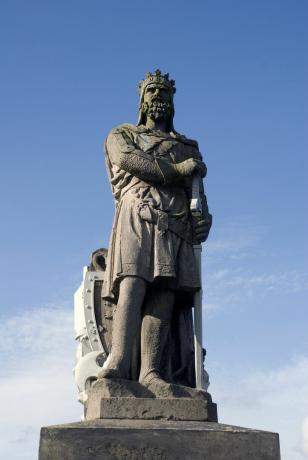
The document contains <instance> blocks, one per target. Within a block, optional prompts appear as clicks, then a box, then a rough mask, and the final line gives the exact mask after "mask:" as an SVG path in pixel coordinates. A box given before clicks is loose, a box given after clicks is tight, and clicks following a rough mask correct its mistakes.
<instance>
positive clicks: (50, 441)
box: [39, 420, 280, 460]
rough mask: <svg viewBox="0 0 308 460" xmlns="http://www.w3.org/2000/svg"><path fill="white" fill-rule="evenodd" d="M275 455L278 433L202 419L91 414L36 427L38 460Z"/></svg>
mask: <svg viewBox="0 0 308 460" xmlns="http://www.w3.org/2000/svg"><path fill="white" fill-rule="evenodd" d="M91 459H95V460H121V459H130V460H140V459H142V460H192V459H193V460H201V459H202V460H280V453H279V438H278V434H275V433H270V432H267V431H257V430H251V429H248V428H239V427H235V426H229V425H222V424H218V423H213V422H212V423H207V422H175V421H168V422H167V421H154V420H95V421H88V422H79V423H71V424H67V425H56V426H51V427H46V428H42V429H41V439H40V450H39V460H91Z"/></svg>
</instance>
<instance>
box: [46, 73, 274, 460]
mask: <svg viewBox="0 0 308 460" xmlns="http://www.w3.org/2000/svg"><path fill="white" fill-rule="evenodd" d="M139 89H140V108H139V119H138V124H137V126H134V125H128V124H125V125H121V126H119V127H117V128H115V129H113V130H112V131H111V133H110V134H109V136H108V137H107V140H106V149H105V151H106V161H107V168H108V172H109V177H110V182H111V186H112V190H113V194H114V197H115V200H116V213H115V220H114V225H113V229H112V235H111V241H110V246H109V248H108V250H107V249H105V248H100V249H97V250H96V251H94V252H93V253H92V255H91V261H90V264H89V265H88V266H86V267H84V270H83V280H82V283H81V285H80V287H79V288H78V290H77V291H76V292H75V302H74V303H75V313H74V316H75V337H76V339H77V341H78V349H77V356H76V358H77V359H76V366H75V369H74V375H75V380H76V383H77V387H78V399H79V401H80V402H82V403H83V405H84V421H81V422H77V423H70V424H66V425H55V426H51V427H43V428H42V430H41V439H40V449H39V460H58V459H59V458H65V459H67V460H68V459H74V460H88V459H89V458H90V457H91V458H94V457H95V458H97V459H99V458H100V459H102V458H104V459H124V458H125V459H127V458H130V459H141V458H142V459H144V460H147V459H148V460H158V459H159V460H162V459H166V460H167V459H174V458H177V459H179V460H181V459H188V458H189V459H190V458H192V459H196V460H198V459H200V460H201V459H204V458H209V459H211V460H221V459H225V458H230V459H235V458H236V459H238V460H247V459H248V458H249V459H250V460H259V459H261V458H262V459H264V460H280V454H279V439H278V435H276V434H275V433H270V432H265V431H263V432H262V431H258V430H255V429H253V430H252V429H247V428H240V427H233V426H230V425H221V424H219V423H215V422H218V417H217V406H216V404H215V403H213V402H212V398H211V395H210V394H209V393H208V392H207V391H204V390H206V389H207V385H204V386H202V378H200V375H202V373H201V374H200V369H201V367H202V371H203V363H202V351H203V350H202V340H201V335H202V331H200V330H199V325H200V324H201V321H200V318H199V316H198V313H197V312H200V309H199V308H198V306H199V307H200V306H201V302H200V300H201V290H200V270H199V260H198V259H199V257H198V254H199V255H200V246H201V245H200V243H201V242H203V241H205V240H206V238H207V236H208V233H209V230H210V227H211V215H210V214H209V212H208V208H207V203H206V198H205V195H204V192H203V187H202V177H204V176H205V173H206V167H205V164H204V163H203V161H202V157H201V154H200V152H199V149H198V144H197V143H196V142H195V141H192V140H190V139H187V138H186V137H184V136H182V135H180V134H178V133H177V132H176V131H175V129H174V127H173V117H174V105H173V96H174V93H175V87H174V82H173V81H172V80H169V76H168V74H167V75H162V74H161V72H160V71H159V70H157V71H156V72H154V74H147V75H146V78H145V80H143V81H142V82H141V83H140V86H139ZM200 210H202V212H200ZM201 216H202V217H201ZM192 312H194V321H193V316H192ZM200 332H201V333H200ZM194 336H195V337H194ZM194 338H195V340H194ZM198 338H199V339H198ZM194 346H195V348H196V353H195V350H194ZM194 355H196V356H194ZM195 357H196V366H195V365H194V360H195V359H194V358H195ZM195 369H196V372H195ZM208 422H211V423H208ZM212 422H214V423H212Z"/></svg>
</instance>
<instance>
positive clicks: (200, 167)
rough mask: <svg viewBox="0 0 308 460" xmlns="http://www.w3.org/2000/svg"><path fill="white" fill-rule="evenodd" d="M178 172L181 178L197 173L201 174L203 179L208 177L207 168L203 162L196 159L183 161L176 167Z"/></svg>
mask: <svg viewBox="0 0 308 460" xmlns="http://www.w3.org/2000/svg"><path fill="white" fill-rule="evenodd" d="M174 166H175V169H176V171H177V172H178V174H180V176H184V177H186V176H191V175H193V174H195V173H198V174H200V176H201V177H205V175H206V166H205V164H204V163H203V161H201V160H196V159H195V158H188V160H185V161H182V162H181V163H177V164H175V165H174Z"/></svg>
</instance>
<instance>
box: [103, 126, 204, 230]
mask: <svg viewBox="0 0 308 460" xmlns="http://www.w3.org/2000/svg"><path fill="white" fill-rule="evenodd" d="M114 132H116V133H122V134H123V138H124V139H126V141H127V145H126V146H125V145H124V146H123V148H124V149H125V148H127V149H128V150H129V149H130V148H133V147H132V146H134V148H135V149H136V150H141V151H142V152H145V153H146V154H148V155H151V156H152V157H154V158H157V159H159V158H164V160H165V161H167V162H168V163H170V164H175V163H180V162H182V161H185V160H187V159H188V158H191V157H198V155H199V153H198V148H197V144H196V142H194V141H191V140H189V139H186V138H185V137H184V136H180V135H176V134H169V133H163V132H160V131H152V130H149V129H146V128H143V127H135V126H133V125H122V126H120V127H119V128H116V129H115V130H114ZM123 142H125V141H123ZM127 154H128V155H129V152H128V153H127ZM109 170H110V176H111V185H112V188H113V193H114V196H115V198H116V200H117V201H122V200H123V199H125V201H126V202H127V203H129V202H132V200H133V202H134V203H135V202H136V199H137V200H138V201H139V202H140V203H145V204H149V205H150V206H151V207H152V208H154V209H159V210H161V211H163V212H166V213H168V215H169V216H172V217H173V218H175V219H180V220H182V221H187V219H188V217H189V198H190V189H191V181H190V180H186V181H183V182H181V183H179V184H176V185H175V184H172V185H171V184H168V185H163V184H157V183H156V184H154V183H151V182H145V181H144V180H141V179H139V178H138V177H136V176H134V175H133V174H131V173H129V172H126V171H124V170H123V169H120V168H119V167H118V166H117V165H115V164H109Z"/></svg>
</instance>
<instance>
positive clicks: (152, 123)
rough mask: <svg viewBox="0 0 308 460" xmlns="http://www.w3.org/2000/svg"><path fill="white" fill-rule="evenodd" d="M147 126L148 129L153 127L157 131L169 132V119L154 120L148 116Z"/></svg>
mask: <svg viewBox="0 0 308 460" xmlns="http://www.w3.org/2000/svg"><path fill="white" fill-rule="evenodd" d="M145 127H146V128H148V129H153V130H155V131H162V132H164V133H167V132H168V131H167V121H166V120H164V119H162V120H152V119H151V118H149V117H147V120H146V124H145Z"/></svg>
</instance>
